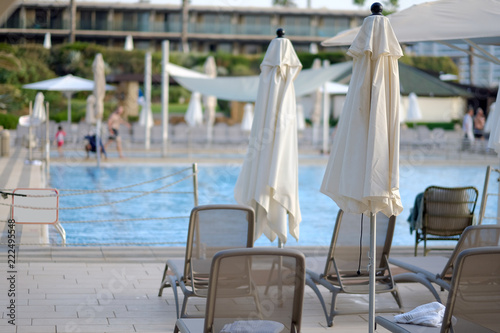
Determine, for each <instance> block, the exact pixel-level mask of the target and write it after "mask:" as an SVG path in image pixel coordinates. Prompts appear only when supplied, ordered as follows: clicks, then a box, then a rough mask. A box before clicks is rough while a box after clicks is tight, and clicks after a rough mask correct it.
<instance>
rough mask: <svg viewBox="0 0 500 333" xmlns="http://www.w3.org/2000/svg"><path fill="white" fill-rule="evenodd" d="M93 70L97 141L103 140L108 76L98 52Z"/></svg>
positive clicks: (98, 156) (97, 154)
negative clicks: (103, 119)
mask: <svg viewBox="0 0 500 333" xmlns="http://www.w3.org/2000/svg"><path fill="white" fill-rule="evenodd" d="M92 72H93V73H94V89H93V95H94V97H95V104H94V108H95V111H94V115H95V118H96V142H101V141H100V140H101V136H102V133H101V127H102V115H103V113H104V96H105V95H106V76H105V74H104V60H103V59H102V54H101V53H98V54H96V55H95V58H94V62H93V63H92ZM98 147H99V148H98V149H97V153H96V156H97V165H99V162H100V158H101V154H100V151H99V150H100V146H99V145H98Z"/></svg>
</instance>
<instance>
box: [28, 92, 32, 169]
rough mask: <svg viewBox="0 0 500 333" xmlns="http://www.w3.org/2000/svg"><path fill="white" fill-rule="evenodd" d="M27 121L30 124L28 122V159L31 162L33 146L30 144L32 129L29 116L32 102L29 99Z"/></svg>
mask: <svg viewBox="0 0 500 333" xmlns="http://www.w3.org/2000/svg"><path fill="white" fill-rule="evenodd" d="M29 115H30V117H29V121H30V124H29V127H28V159H29V161H30V163H31V160H32V159H33V147H32V146H31V137H32V135H33V130H32V128H31V121H32V119H31V116H32V115H33V104H32V103H31V101H30V106H29Z"/></svg>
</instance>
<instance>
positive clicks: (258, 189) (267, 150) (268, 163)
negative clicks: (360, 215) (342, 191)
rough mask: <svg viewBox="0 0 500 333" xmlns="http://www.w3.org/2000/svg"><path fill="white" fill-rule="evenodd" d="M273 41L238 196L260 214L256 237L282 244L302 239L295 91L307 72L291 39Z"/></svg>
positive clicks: (264, 64)
mask: <svg viewBox="0 0 500 333" xmlns="http://www.w3.org/2000/svg"><path fill="white" fill-rule="evenodd" d="M281 31H282V29H278V38H275V39H273V40H272V41H271V43H270V45H269V48H268V49H267V52H266V54H265V56H264V60H263V61H262V63H261V65H260V69H261V74H260V76H259V87H258V93H257V99H256V101H255V109H254V119H253V125H252V131H251V133H250V142H249V146H248V151H247V153H246V156H245V160H244V161H243V166H242V168H241V171H240V174H239V176H238V180H237V181H236V186H235V188H234V197H235V199H236V201H237V202H238V203H240V204H242V205H248V206H251V207H253V208H254V209H255V212H256V221H257V227H256V238H258V237H260V236H261V235H262V233H264V234H265V235H266V236H267V238H269V239H270V240H271V241H273V240H274V239H275V238H276V236H278V238H279V241H280V245H281V244H284V243H286V240H287V215H288V229H289V232H290V234H291V235H292V236H293V237H294V238H295V239H297V240H298V239H299V224H300V221H301V219H302V218H301V215H300V206H299V196H298V147H297V120H296V112H297V111H296V105H295V88H294V84H293V81H294V80H295V78H296V77H297V75H298V74H299V72H300V70H301V69H302V64H301V63H300V61H299V59H298V57H297V54H296V53H295V50H294V49H293V46H292V43H291V42H290V40H288V39H286V38H283V37H280V33H281Z"/></svg>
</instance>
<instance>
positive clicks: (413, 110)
mask: <svg viewBox="0 0 500 333" xmlns="http://www.w3.org/2000/svg"><path fill="white" fill-rule="evenodd" d="M420 119H422V112H420V107H419V106H418V97H417V95H416V94H415V93H414V92H411V93H410V94H409V95H408V111H407V112H406V120H407V121H413V122H416V121H417V120H420Z"/></svg>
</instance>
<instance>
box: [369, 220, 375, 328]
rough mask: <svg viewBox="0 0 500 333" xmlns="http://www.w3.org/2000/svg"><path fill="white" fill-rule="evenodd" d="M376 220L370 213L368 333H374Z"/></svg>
mask: <svg viewBox="0 0 500 333" xmlns="http://www.w3.org/2000/svg"><path fill="white" fill-rule="evenodd" d="M376 226H377V218H376V215H375V214H374V213H370V267H369V272H370V273H369V275H370V276H369V283H370V286H369V305H368V332H370V333H373V332H375V260H376V259H375V258H376V256H377V248H376V246H375V244H376V234H377V233H376Z"/></svg>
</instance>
